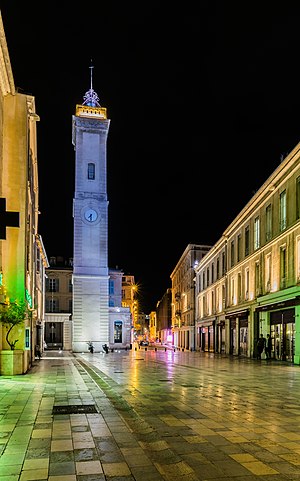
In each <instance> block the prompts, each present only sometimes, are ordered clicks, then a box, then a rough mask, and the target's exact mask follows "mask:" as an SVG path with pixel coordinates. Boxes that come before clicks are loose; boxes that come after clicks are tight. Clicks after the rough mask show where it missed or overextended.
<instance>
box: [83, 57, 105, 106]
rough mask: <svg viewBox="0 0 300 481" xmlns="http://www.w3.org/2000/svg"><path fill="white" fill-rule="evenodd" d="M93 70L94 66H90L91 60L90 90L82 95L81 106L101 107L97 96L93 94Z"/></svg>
mask: <svg viewBox="0 0 300 481" xmlns="http://www.w3.org/2000/svg"><path fill="white" fill-rule="evenodd" d="M93 68H94V66H93V65H92V60H91V66H90V69H91V88H90V89H89V90H88V91H87V92H86V93H85V94H84V96H83V100H84V102H83V104H82V105H89V106H90V107H101V105H100V103H99V102H100V100H99V97H98V95H97V93H96V92H95V90H94V89H93Z"/></svg>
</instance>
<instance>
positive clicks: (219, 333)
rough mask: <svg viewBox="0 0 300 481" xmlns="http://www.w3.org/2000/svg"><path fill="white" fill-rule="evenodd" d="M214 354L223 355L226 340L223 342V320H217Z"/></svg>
mask: <svg viewBox="0 0 300 481" xmlns="http://www.w3.org/2000/svg"><path fill="white" fill-rule="evenodd" d="M216 352H219V353H220V354H222V353H223V354H225V352H226V340H225V320H219V321H218V322H217V328H216Z"/></svg>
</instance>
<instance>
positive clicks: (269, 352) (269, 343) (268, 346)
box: [266, 334, 272, 359]
mask: <svg viewBox="0 0 300 481" xmlns="http://www.w3.org/2000/svg"><path fill="white" fill-rule="evenodd" d="M271 355H272V338H271V336H270V334H267V342H266V356H267V359H271Z"/></svg>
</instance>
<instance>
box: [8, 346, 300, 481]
mask: <svg viewBox="0 0 300 481" xmlns="http://www.w3.org/2000/svg"><path fill="white" fill-rule="evenodd" d="M137 361H138V362H137ZM291 386H292V387H291ZM91 405H94V406H95V407H96V412H94V413H93V412H83V411H85V409H83V407H84V406H86V407H87V408H88V406H91ZM54 406H56V407H58V406H60V407H61V412H60V413H59V414H56V413H55V412H56V411H53V407H54ZM76 406H77V407H79V408H78V409H75V413H72V412H73V411H74V409H73V408H74V407H76ZM63 407H65V409H63ZM299 408H300V369H299V367H297V366H289V365H286V364H275V363H273V364H272V365H267V364H266V363H265V364H262V363H260V364H259V363H258V362H256V361H252V362H249V361H248V360H247V361H246V362H244V363H243V362H241V361H237V360H234V359H219V358H218V357H217V356H216V357H211V356H210V357H208V356H203V355H202V354H201V353H189V352H188V353H181V352H180V353H177V352H176V353H170V352H166V353H165V352H155V353H154V352H151V351H150V350H148V352H146V351H143V352H141V351H138V352H134V351H131V352H126V353H125V352H124V353H118V352H116V353H114V354H109V355H108V356H103V355H101V354H99V355H93V356H92V355H90V354H80V355H79V354H78V355H73V354H72V353H67V352H60V353H58V352H47V353H45V355H44V357H43V358H42V359H41V360H40V361H37V362H36V363H35V364H34V366H33V368H32V369H31V371H30V372H29V373H28V374H26V375H23V376H9V377H3V376H2V377H0V454H1V456H0V481H17V480H18V481H27V480H28V481H29V480H35V481H44V480H50V481H171V480H172V481H174V480H175V479H176V481H213V480H220V481H228V480H230V481H242V480H243V481H254V480H258V479H260V480H264V481H275V480H276V481H288V480H296V479H299V480H300V434H299V433H300V409H299ZM86 411H89V409H86Z"/></svg>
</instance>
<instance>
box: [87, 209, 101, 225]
mask: <svg viewBox="0 0 300 481" xmlns="http://www.w3.org/2000/svg"><path fill="white" fill-rule="evenodd" d="M97 217H98V214H97V212H96V211H95V210H94V209H86V211H85V212H84V218H85V219H86V220H87V221H88V222H95V221H96V220H97Z"/></svg>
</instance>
